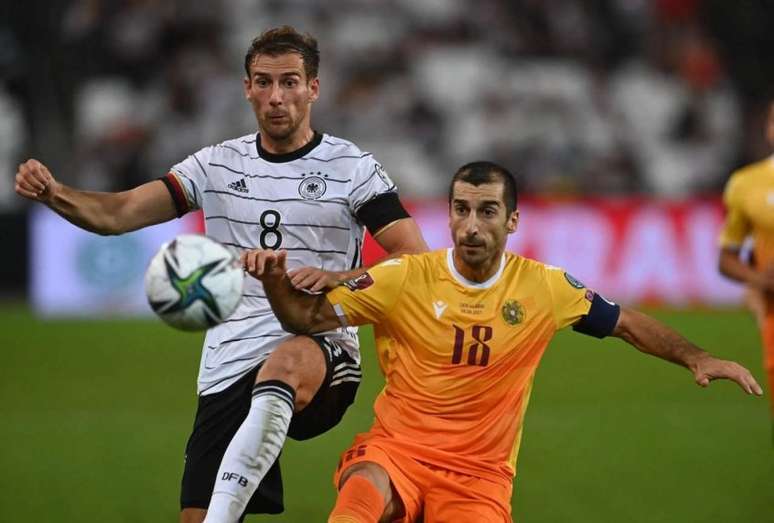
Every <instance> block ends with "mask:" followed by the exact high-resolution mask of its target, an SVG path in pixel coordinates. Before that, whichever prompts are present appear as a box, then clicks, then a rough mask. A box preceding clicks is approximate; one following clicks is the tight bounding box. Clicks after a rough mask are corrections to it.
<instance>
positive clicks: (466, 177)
mask: <svg viewBox="0 0 774 523" xmlns="http://www.w3.org/2000/svg"><path fill="white" fill-rule="evenodd" d="M457 182H465V183H469V184H471V185H476V186H478V185H481V184H484V183H497V182H500V183H502V184H503V199H504V200H505V202H504V203H505V209H506V211H507V212H508V215H509V216H510V214H511V213H512V212H513V211H515V210H516V207H517V206H518V198H519V194H518V190H517V188H516V177H515V176H514V175H513V174H512V173H511V172H510V171H509V170H508V169H506V168H505V167H503V166H502V165H498V164H496V163H494V162H483V161H479V162H470V163H466V164H465V165H463V166H462V167H460V168H459V169H457V172H456V173H454V177H453V178H452V181H451V184H450V185H449V206H451V204H452V196H453V193H454V184H455V183H457Z"/></svg>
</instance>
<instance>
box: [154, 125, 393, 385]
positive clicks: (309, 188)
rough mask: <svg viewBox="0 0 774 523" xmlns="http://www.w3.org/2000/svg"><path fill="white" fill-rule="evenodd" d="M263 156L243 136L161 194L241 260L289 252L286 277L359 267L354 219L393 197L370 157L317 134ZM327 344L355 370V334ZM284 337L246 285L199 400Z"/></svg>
mask: <svg viewBox="0 0 774 523" xmlns="http://www.w3.org/2000/svg"><path fill="white" fill-rule="evenodd" d="M259 148H260V146H259V145H258V144H256V135H255V134H252V135H247V136H243V137H241V138H236V139H234V140H229V141H226V142H223V143H221V144H218V145H214V146H211V147H205V148H204V149H201V150H200V151H198V152H196V153H194V154H193V155H191V156H189V157H188V158H187V159H186V160H185V161H183V162H181V163H178V164H177V165H175V166H174V167H172V169H171V172H170V175H168V182H167V186H168V187H170V190H171V191H172V193H173V196H174V197H175V200H176V203H177V204H178V211H179V212H181V213H183V212H187V211H188V210H193V209H202V210H203V212H204V218H205V224H206V225H205V228H206V234H207V236H210V237H211V238H214V239H216V240H218V241H219V242H221V243H223V244H225V245H229V246H232V247H234V248H236V249H238V250H240V251H242V250H245V249H254V248H263V249H285V250H287V251H288V269H293V268H298V267H306V266H311V267H318V268H321V269H324V270H328V271H345V270H351V269H354V268H356V267H359V266H360V265H361V255H362V245H363V234H364V230H365V227H364V224H363V223H361V222H360V221H359V220H358V218H357V215H356V213H357V211H358V209H359V208H360V207H361V206H362V205H363V204H364V203H366V202H368V201H370V200H372V199H373V198H375V197H378V196H380V195H382V194H385V193H390V192H395V191H396V188H395V185H394V184H393V183H392V181H391V180H390V178H389V177H388V176H387V174H386V173H385V172H384V170H383V168H382V166H381V165H380V164H379V163H378V162H377V161H376V160H375V159H374V158H373V156H372V155H371V154H370V153H366V152H362V151H361V150H360V149H359V148H358V147H356V146H355V145H354V144H352V143H351V142H348V141H346V140H342V139H340V138H336V137H333V136H330V135H327V134H323V135H320V134H315V138H314V139H313V140H312V142H310V143H309V144H308V145H306V146H304V147H303V148H301V149H299V150H298V151H295V152H293V153H289V154H282V155H275V154H270V153H267V152H265V151H261V152H260V154H259ZM175 191H179V192H182V193H183V194H177V195H176V194H175ZM180 201H183V202H184V203H185V208H183V209H181V208H180V207H181V205H180V203H179V202H180ZM326 335H329V336H330V337H332V338H333V339H335V340H337V341H339V342H340V344H341V346H342V347H343V348H344V349H345V350H347V352H349V354H350V355H351V356H352V357H353V358H354V359H355V360H356V361H360V354H359V346H358V338H357V331H356V329H338V330H337V331H332V332H331V333H327V334H326ZM290 336H291V334H289V333H287V332H285V331H284V330H282V328H281V327H280V323H279V321H277V319H276V318H275V317H274V314H273V313H272V310H271V307H270V305H269V302H268V300H267V298H266V296H265V294H264V291H263V287H262V285H261V282H259V281H258V280H256V279H254V278H251V277H248V278H246V279H245V287H244V294H243V297H242V302H241V303H240V305H239V307H238V308H237V310H236V312H234V314H233V315H232V316H231V317H230V318H229V319H227V320H226V321H224V322H223V323H221V324H220V325H217V326H215V327H213V328H211V329H210V330H208V331H207V335H206V337H205V340H204V347H203V349H202V358H201V363H200V367H199V380H198V392H199V394H213V393H215V392H218V391H221V390H223V389H225V388H226V387H228V386H229V385H231V384H232V383H234V382H235V381H237V380H238V379H239V378H240V377H242V376H243V375H244V374H246V373H247V372H249V371H250V370H252V369H253V368H255V366H256V365H258V364H259V363H260V362H261V361H263V360H264V359H266V357H267V356H268V355H269V354H270V353H271V352H272V350H274V348H275V347H276V346H277V345H278V344H279V343H280V342H281V341H283V340H285V339H287V338H289V337H290Z"/></svg>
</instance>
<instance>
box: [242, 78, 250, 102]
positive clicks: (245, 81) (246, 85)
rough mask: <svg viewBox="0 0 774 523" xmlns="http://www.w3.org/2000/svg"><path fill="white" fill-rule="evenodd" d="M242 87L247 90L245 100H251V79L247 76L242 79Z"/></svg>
mask: <svg viewBox="0 0 774 523" xmlns="http://www.w3.org/2000/svg"><path fill="white" fill-rule="evenodd" d="M242 85H243V87H244V89H245V99H247V100H249V99H250V78H248V77H247V76H245V77H244V78H243V79H242Z"/></svg>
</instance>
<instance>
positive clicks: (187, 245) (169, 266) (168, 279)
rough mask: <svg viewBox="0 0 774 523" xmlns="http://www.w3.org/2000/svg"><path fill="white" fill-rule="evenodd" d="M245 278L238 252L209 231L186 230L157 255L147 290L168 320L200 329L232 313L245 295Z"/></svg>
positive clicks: (150, 268)
mask: <svg viewBox="0 0 774 523" xmlns="http://www.w3.org/2000/svg"><path fill="white" fill-rule="evenodd" d="M243 282H244V272H243V271H242V266H241V265H240V263H239V258H238V257H237V255H235V254H234V253H232V252H231V251H229V250H228V249H227V248H226V247H224V246H223V245H221V244H220V243H218V242H216V241H215V240H213V239H211V238H208V237H206V236H201V235H198V234H181V235H180V236H178V237H177V238H175V239H174V240H172V241H170V242H167V243H165V244H164V245H162V246H161V248H160V249H159V251H158V252H157V253H156V254H155V255H154V256H153V258H152V259H151V262H150V265H148V270H147V271H146V272H145V294H146V295H147V297H148V303H150V306H151V309H153V311H154V312H155V313H156V314H158V315H159V317H160V318H161V319H162V320H164V322H166V323H168V324H169V325H171V326H172V327H175V328H177V329H181V330H186V331H196V330H204V329H207V328H209V327H212V326H214V325H217V324H218V323H220V322H222V321H223V320H225V319H227V318H228V317H229V316H231V314H232V313H233V312H234V310H235V309H236V307H237V305H239V300H241V299H242V284H243Z"/></svg>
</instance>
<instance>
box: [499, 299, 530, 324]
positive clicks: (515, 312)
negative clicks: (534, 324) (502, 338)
mask: <svg viewBox="0 0 774 523" xmlns="http://www.w3.org/2000/svg"><path fill="white" fill-rule="evenodd" d="M502 313H503V320H505V323H507V324H508V325H518V324H519V323H521V322H523V321H524V318H526V316H527V312H526V311H525V310H524V306H523V305H522V304H521V303H519V302H518V301H516V300H507V301H506V302H505V303H503V308H502Z"/></svg>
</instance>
